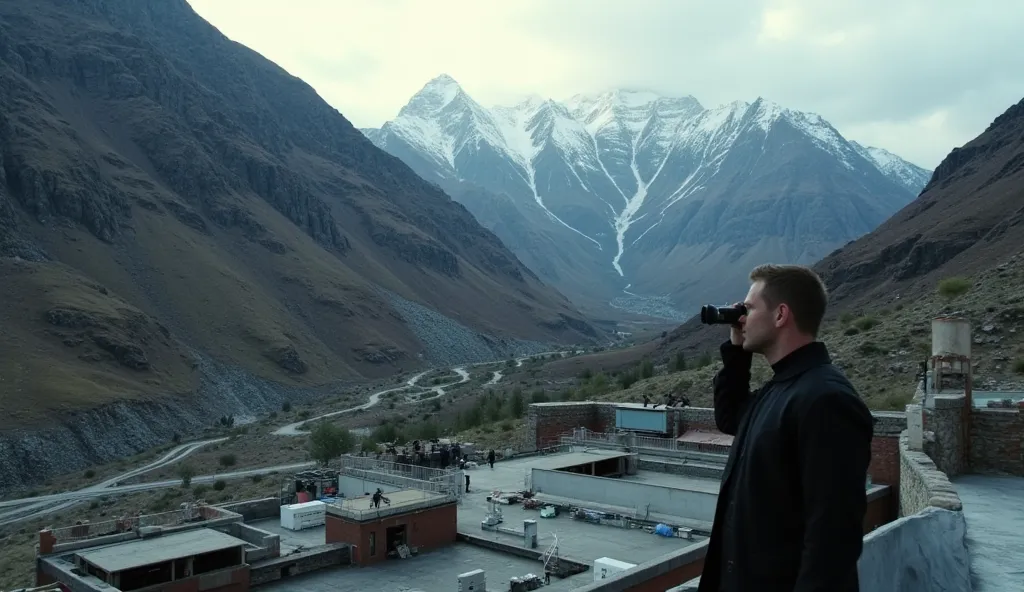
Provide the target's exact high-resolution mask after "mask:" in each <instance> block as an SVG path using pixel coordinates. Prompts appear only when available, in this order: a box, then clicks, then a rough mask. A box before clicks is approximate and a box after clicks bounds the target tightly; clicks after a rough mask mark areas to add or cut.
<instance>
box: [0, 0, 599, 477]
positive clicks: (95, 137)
mask: <svg viewBox="0 0 1024 592" xmlns="http://www.w3.org/2000/svg"><path fill="white" fill-rule="evenodd" d="M0 164H2V166H0V277H3V278H4V281H3V282H2V285H0V326H3V327H4V331H3V332H0V404H2V406H3V408H4V409H5V417H4V418H3V419H2V420H0V427H2V428H3V430H4V438H5V442H6V444H5V450H7V452H6V453H2V454H0V456H4V455H6V458H7V459H8V460H7V461H0V462H6V463H7V464H6V466H7V467H8V468H9V470H14V469H13V468H11V467H17V466H19V465H20V463H21V460H23V459H25V458H28V457H24V454H28V452H26V451H27V450H30V449H31V444H25V446H28V448H25V447H23V446H21V444H18V442H22V443H29V442H30V441H31V440H30V435H31V434H33V433H35V434H41V433H42V432H40V431H39V430H41V429H48V430H52V429H57V430H70V431H66V432H61V433H66V434H72V435H66V436H61V438H65V439H66V442H67V446H72V447H73V448H74V449H75V450H76V451H78V452H67V453H66V455H65V456H66V457H67V458H66V459H64V460H61V462H65V461H66V462H71V461H70V460H68V459H74V458H78V459H80V461H75V462H76V463H77V462H82V463H84V462H88V461H89V460H98V459H101V458H102V459H107V458H108V457H109V455H108V454H107V453H106V452H104V453H100V452H99V451H100V450H106V451H108V452H109V451H113V450H123V449H126V448H125V447H127V448H137V446H142V445H143V444H146V445H149V444H152V443H155V440H158V439H159V438H166V437H169V436H168V434H167V433H166V432H168V430H173V431H176V432H178V433H183V434H184V433H187V429H188V428H189V426H191V425H206V424H208V422H207V420H210V421H212V419H211V417H209V416H210V414H218V413H219V414H223V413H225V412H227V411H231V409H234V413H235V414H236V415H238V414H242V413H245V412H247V410H253V411H257V410H262V409H263V408H264V407H267V408H272V407H273V406H274V405H277V404H279V402H280V400H282V399H283V398H288V397H297V396H300V395H299V393H307V394H308V396H314V395H315V393H316V392H318V391H317V389H319V388H321V387H322V386H323V385H330V384H336V383H337V382H338V381H339V380H360V379H364V378H374V377H380V376H385V375H389V374H393V373H395V372H399V371H404V370H410V369H413V368H416V367H421V366H423V365H427V364H434V363H447V362H450V361H452V360H455V361H458V358H459V357H460V356H470V357H472V358H474V359H477V358H479V357H481V356H483V357H485V358H486V357H488V356H490V357H503V356H507V355H510V354H511V353H512V352H515V351H523V352H527V351H537V349H539V348H542V347H543V346H542V345H541V344H544V343H551V342H563V343H575V342H581V341H583V342H585V341H589V340H591V339H593V338H594V337H595V336H597V332H596V331H595V329H593V328H592V327H591V326H590V324H589V323H588V322H587V321H586V320H585V319H584V318H583V317H582V316H581V315H580V314H579V313H578V312H577V311H576V310H575V309H574V308H573V307H572V306H571V305H570V304H569V303H568V301H566V300H565V298H564V297H562V296H561V295H560V294H559V293H557V292H556V291H555V290H554V289H552V288H549V287H548V286H546V285H544V284H543V283H542V282H541V281H539V280H538V279H537V277H536V276H535V275H534V274H533V273H532V272H531V271H529V270H528V269H527V268H525V267H524V266H523V265H522V264H521V263H520V262H519V261H518V259H516V257H515V256H514V255H513V254H512V253H510V252H509V251H508V250H507V249H506V248H505V247H504V246H503V245H502V244H501V242H500V241H499V240H498V239H497V238H496V237H495V235H494V234H493V233H491V232H490V231H488V230H486V229H485V228H483V227H481V226H480V225H479V224H478V223H477V222H476V221H475V220H474V219H473V217H472V216H471V215H470V213H469V212H468V211H466V209H465V208H464V207H463V206H461V205H459V204H458V203H455V202H453V201H452V200H451V199H450V198H449V197H448V196H447V195H445V194H444V193H443V192H442V191H441V190H440V189H439V188H437V187H435V186H433V185H430V184H428V183H426V182H425V181H423V180H422V179H421V178H419V177H418V176H417V175H416V174H414V173H413V172H412V171H411V170H410V169H409V168H408V167H407V166H406V165H404V164H403V163H401V162H400V161H399V160H398V159H396V158H394V157H392V156H390V155H388V154H386V153H384V152H382V151H381V150H379V149H377V148H376V147H374V146H373V144H372V143H371V142H369V141H368V140H367V139H366V138H365V137H364V136H363V135H362V134H361V133H360V132H359V131H358V130H356V129H355V128H353V127H352V126H351V124H350V123H349V122H348V121H347V120H346V119H345V118H344V117H343V116H342V115H341V114H339V113H338V112H337V111H336V110H334V109H332V108H331V107H330V106H328V105H327V104H326V103H324V102H323V101H322V100H321V99H320V98H319V97H318V96H317V95H316V93H315V92H314V91H313V89H312V88H310V87H309V86H308V85H306V84H305V83H303V82H302V81H301V80H298V79H296V78H294V77H292V76H290V75H288V74H287V73H286V72H284V71H283V70H281V69H280V68H278V67H277V66H276V65H274V64H272V63H271V62H269V61H267V60H265V59H263V58H262V57H260V56H259V55H257V54H256V53H254V52H252V51H250V50H248V49H247V48H245V47H242V46H240V45H238V44H235V43H233V42H231V41H230V40H228V39H227V38H225V37H224V36H223V35H221V34H220V33H219V32H218V31H217V30H216V29H214V28H213V27H211V26H210V25H209V24H208V23H206V22H205V21H203V20H202V19H201V18H199V17H198V16H197V15H196V14H195V13H194V12H193V11H192V10H191V9H190V8H189V6H188V4H187V3H186V2H185V0H170V1H164V0H141V1H136V0H73V1H70V2H69V1H58V0H41V1H39V2H31V3H4V4H2V5H0ZM395 298H401V299H402V300H403V302H408V303H410V306H414V307H420V308H422V309H423V310H427V311H430V313H431V314H436V315H438V316H439V317H441V318H443V319H447V322H448V323H450V324H451V326H458V327H461V329H460V331H461V332H452V331H446V332H442V333H441V334H437V332H436V331H435V330H432V329H429V328H427V329H425V328H424V326H423V325H422V323H419V324H417V320H416V319H417V318H419V317H417V316H416V315H411V316H410V315H409V314H408V312H407V311H406V309H404V308H402V309H401V310H400V309H399V308H400V307H398V308H396V307H397V306H398V305H396V304H395V302H397V300H395ZM509 309H511V310H514V311H516V314H511V315H510V314H508V313H507V311H508V310H509ZM434 326H440V325H437V324H435V325H434ZM456 334H457V335H473V336H474V337H473V338H463V337H460V338H458V339H455V337H453V335H456ZM478 338H479V339H480V340H483V341H478V340H477V339H478ZM446 340H447V341H446ZM480 343H486V344H488V345H486V346H481V345H480ZM474 348H475V349H474ZM197 356H198V357H197ZM200 358H202V359H209V360H211V364H210V365H205V366H204V365H202V364H200V363H199V362H197V361H196V360H197V359H200ZM223 368H227V369H230V371H228V370H225V372H230V373H235V374H237V375H239V376H243V375H244V376H247V377H251V380H250V381H249V382H247V383H246V384H257V383H258V384H260V385H263V386H260V387H259V388H258V389H255V390H253V389H254V388H255V387H253V388H250V387H244V386H240V385H235V386H229V387H224V388H226V389H229V390H230V391H231V396H225V393H224V392H223V389H222V390H216V389H214V390H212V391H211V390H210V387H209V386H208V385H210V384H218V380H219V378H218V376H220V374H219V373H220V372H221V370H218V369H223ZM247 380H249V379H247ZM261 389H262V390H261ZM275 389H276V390H275ZM261 392H264V393H265V394H262V395H261V394H259V393H261ZM271 392H273V393H276V394H269V393H271ZM207 393H215V394H213V395H210V394H207ZM246 393H249V394H251V395H252V397H255V399H253V400H249V398H251V397H249V395H248V394H246ZM303 396H306V395H303ZM263 401H265V404H264V403H263ZM225 405H227V406H228V407H231V409H227V408H226V407H225ZM111 410H122V411H111ZM132 413H137V414H139V417H141V418H147V417H151V418H152V420H153V421H157V422H160V426H158V427H157V426H154V427H153V428H152V429H150V430H148V431H147V430H141V429H139V430H135V433H138V434H143V435H140V436H138V438H132V437H128V438H123V442H121V443H119V444H117V445H116V446H113V447H105V446H106V445H105V444H103V443H101V442H92V443H90V442H89V438H91V436H89V437H86V435H89V434H101V433H110V434H112V436H111V437H116V436H113V434H114V433H115V432H117V430H96V429H94V428H95V426H94V425H93V423H92V420H91V419H88V420H87V419H86V418H93V417H95V418H100V417H101V416H109V417H115V416H116V417H120V418H122V419H123V420H124V421H123V422H122V423H124V425H133V424H132V421H134V420H132V421H129V419H125V418H128V417H129V416H130V415H131V414H132ZM76 414H77V415H76ZM97 414H99V415H97ZM104 414H106V415H104ZM111 414H113V415H111ZM216 416H217V415H214V417H216ZM175 418H177V419H175ZM97 421H99V419H97ZM112 421H113V420H112ZM116 421H118V422H120V421H121V420H116ZM82 422H84V423H82ZM115 423H116V422H115ZM90 426H92V427H90ZM90 430H92V431H90ZM46 433H50V432H46ZM16 434H20V435H17V436H16ZM74 434H78V435H77V436H76V435H74ZM82 434H85V435H82ZM54 437H56V436H54ZM26 438H29V439H26ZM73 442H79V444H74V445H73V444H72V443H73ZM69 450H70V449H69ZM79 453H80V454H79ZM111 453H112V452H111ZM32 454H35V453H32ZM32 458H33V459H34V461H33V462H34V464H36V465H38V466H44V465H46V462H43V461H41V460H39V459H38V458H36V457H32ZM19 459H21V460H19Z"/></svg>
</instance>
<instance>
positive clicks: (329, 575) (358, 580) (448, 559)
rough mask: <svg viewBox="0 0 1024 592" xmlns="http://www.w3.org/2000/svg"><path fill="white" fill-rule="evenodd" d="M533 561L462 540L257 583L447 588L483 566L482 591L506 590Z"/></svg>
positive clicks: (378, 589) (572, 582)
mask: <svg viewBox="0 0 1024 592" xmlns="http://www.w3.org/2000/svg"><path fill="white" fill-rule="evenodd" d="M540 567H541V566H540V562H539V561H530V560H528V559H523V558H521V557H516V556H514V555H509V554H507V553H500V552H498V551H491V550H489V549H484V548H481V547H477V546H474V545H470V544H466V543H456V544H454V545H452V546H450V547H445V548H442V549H437V550H435V551H431V552H429V553H423V554H421V555H418V556H416V557H410V558H409V559H392V560H388V561H384V562H381V563H378V564H376V565H374V566H372V567H353V568H339V569H329V570H321V571H315V572H312V573H308V574H304V575H300V576H296V577H293V578H289V579H287V580H278V581H276V582H272V583H268V584H264V585H262V586H260V588H259V589H260V590H266V591H267V592H337V591H338V590H354V591H360V592H453V591H454V590H458V589H459V574H462V573H466V572H468V571H473V570H474V569H483V570H485V571H486V572H487V589H488V590H508V580H509V578H511V577H514V576H524V575H526V574H528V573H533V574H536V575H538V576H541V577H543V576H544V573H543V570H541V569H540ZM593 580H594V575H593V573H592V572H589V571H588V572H584V573H582V574H578V575H575V576H573V577H571V578H566V579H564V580H559V579H558V578H551V585H550V586H545V587H543V588H542V590H544V591H545V592H549V591H550V592H567V591H568V590H573V589H575V588H579V587H581V586H584V585H586V584H589V583H591V582H592V581H593Z"/></svg>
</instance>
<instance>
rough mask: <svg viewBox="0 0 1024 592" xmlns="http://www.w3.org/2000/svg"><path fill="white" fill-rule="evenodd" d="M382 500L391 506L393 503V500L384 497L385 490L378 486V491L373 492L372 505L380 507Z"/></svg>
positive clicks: (372, 506)
mask: <svg viewBox="0 0 1024 592" xmlns="http://www.w3.org/2000/svg"><path fill="white" fill-rule="evenodd" d="M381 502H384V503H385V504H387V505H389V506H390V505H391V500H389V499H388V498H386V497H384V490H383V489H381V488H380V487H378V488H377V491H375V492H373V498H372V499H371V500H370V507H371V508H379V507H380V503H381Z"/></svg>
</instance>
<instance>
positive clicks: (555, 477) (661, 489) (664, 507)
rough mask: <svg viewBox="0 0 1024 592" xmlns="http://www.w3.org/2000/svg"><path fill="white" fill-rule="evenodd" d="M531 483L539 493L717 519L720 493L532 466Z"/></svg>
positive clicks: (682, 516) (692, 518) (693, 517)
mask: <svg viewBox="0 0 1024 592" xmlns="http://www.w3.org/2000/svg"><path fill="white" fill-rule="evenodd" d="M531 486H532V488H533V491H534V492H535V493H541V494H546V495H553V496H557V497H564V498H569V499H575V500H579V501H584V502H591V503H595V504H604V505H608V506H619V507H622V508H640V509H648V510H649V511H650V512H651V513H653V514H667V515H669V516H677V517H679V518H688V519H691V520H700V521H703V522H712V521H714V519H715V507H716V504H717V503H718V494H717V493H708V492H705V491H694V490H690V489H676V488H674V487H665V486H664V485H652V484H649V483H640V482H637V481H629V480H624V479H612V478H610V477H591V476H589V475H580V474H577V473H568V472H564V471H551V470H547V469H533V470H532V476H531Z"/></svg>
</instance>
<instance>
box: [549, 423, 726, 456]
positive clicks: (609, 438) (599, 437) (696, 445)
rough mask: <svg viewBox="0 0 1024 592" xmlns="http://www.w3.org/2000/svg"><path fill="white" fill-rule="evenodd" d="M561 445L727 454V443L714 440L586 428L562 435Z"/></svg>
mask: <svg viewBox="0 0 1024 592" xmlns="http://www.w3.org/2000/svg"><path fill="white" fill-rule="evenodd" d="M560 442H561V443H562V444H563V445H567V446H568V445H576V446H594V447H610V448H623V447H629V448H637V449H641V450H643V449H647V450H659V451H668V452H688V451H689V452H701V453H705V454H725V455H728V454H729V449H730V447H729V445H728V444H718V443H715V442H679V441H678V440H676V439H675V438H659V437H657V436H643V435H639V434H633V433H629V432H614V433H608V432H594V431H591V430H588V429H586V428H576V429H575V430H573V431H572V434H571V435H566V436H562V437H561V438H560Z"/></svg>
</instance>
